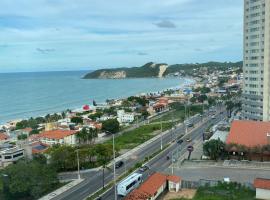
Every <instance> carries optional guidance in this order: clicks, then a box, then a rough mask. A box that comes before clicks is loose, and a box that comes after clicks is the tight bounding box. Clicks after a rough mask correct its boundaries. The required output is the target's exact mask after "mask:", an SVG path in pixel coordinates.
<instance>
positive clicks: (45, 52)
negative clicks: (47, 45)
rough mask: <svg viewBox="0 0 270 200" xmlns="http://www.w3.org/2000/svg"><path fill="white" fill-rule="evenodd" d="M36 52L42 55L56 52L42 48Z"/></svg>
mask: <svg viewBox="0 0 270 200" xmlns="http://www.w3.org/2000/svg"><path fill="white" fill-rule="evenodd" d="M36 50H37V51H38V52H40V53H43V54H47V53H51V52H53V51H55V49H42V48H36Z"/></svg>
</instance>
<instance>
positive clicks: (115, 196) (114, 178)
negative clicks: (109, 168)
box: [113, 134, 117, 200]
mask: <svg viewBox="0 0 270 200" xmlns="http://www.w3.org/2000/svg"><path fill="white" fill-rule="evenodd" d="M113 182H114V199H115V200H117V193H116V177H115V144H114V134H113Z"/></svg>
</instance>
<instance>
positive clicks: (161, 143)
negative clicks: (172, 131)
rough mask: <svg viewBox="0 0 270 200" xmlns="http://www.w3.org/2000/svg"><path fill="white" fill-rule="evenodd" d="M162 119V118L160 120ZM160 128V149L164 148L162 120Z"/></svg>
mask: <svg viewBox="0 0 270 200" xmlns="http://www.w3.org/2000/svg"><path fill="white" fill-rule="evenodd" d="M160 121H161V120H160ZM160 129H161V137H160V150H162V149H163V138H162V135H163V134H162V121H161V123H160Z"/></svg>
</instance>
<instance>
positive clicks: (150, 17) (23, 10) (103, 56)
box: [0, 0, 243, 72]
mask: <svg viewBox="0 0 270 200" xmlns="http://www.w3.org/2000/svg"><path fill="white" fill-rule="evenodd" d="M0 7H1V8H5V9H0V44H3V45H7V47H5V46H1V45H0V48H1V54H0V72H1V71H16V70H20V71H22V70H31V71H40V70H45V69H46V70H47V69H48V70H54V69H55V70H57V69H60V68H61V67H63V66H64V67H70V68H72V67H74V66H77V69H81V68H85V67H86V66H91V67H92V68H95V67H98V66H108V67H113V66H136V65H138V66H139V65H141V64H143V63H144V62H148V61H149V60H153V61H155V62H166V63H171V64H173V63H182V62H201V61H208V60H215V59H216V60H224V61H235V60H240V59H242V46H243V45H242V42H243V40H242V37H243V36H242V32H243V30H242V26H243V20H242V19H243V13H242V12H243V1H235V0H219V1H216V0H204V1H201V0H165V1H164V0H147V1H145V0H130V1H126V0H114V1H108V0H91V1H87V0H76V1H69V0H39V1H37V0H19V1H18V0H1V1H0ZM191 13H192V14H191ZM228 27H231V28H229V29H228ZM213 38H214V39H213ZM200 49H202V50H203V51H199V50H200ZM231 49H233V51H232V50H231ZM43 55H46V56H43ZM14 57H17V58H18V59H13V58H14Z"/></svg>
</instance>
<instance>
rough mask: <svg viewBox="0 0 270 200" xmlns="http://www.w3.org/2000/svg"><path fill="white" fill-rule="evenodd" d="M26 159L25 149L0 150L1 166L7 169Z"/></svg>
mask: <svg viewBox="0 0 270 200" xmlns="http://www.w3.org/2000/svg"><path fill="white" fill-rule="evenodd" d="M23 157H24V149H22V148H19V147H13V148H7V149H3V150H0V166H1V167H6V166H8V165H9V164H12V163H14V162H16V161H17V160H19V159H21V158H23Z"/></svg>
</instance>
